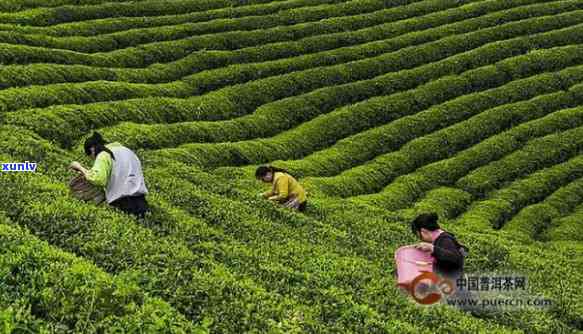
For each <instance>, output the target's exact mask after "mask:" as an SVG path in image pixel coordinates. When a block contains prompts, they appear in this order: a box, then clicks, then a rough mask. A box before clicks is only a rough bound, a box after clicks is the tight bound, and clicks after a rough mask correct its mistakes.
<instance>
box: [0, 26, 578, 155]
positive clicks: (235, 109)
mask: <svg viewBox="0 0 583 334" xmlns="http://www.w3.org/2000/svg"><path fill="white" fill-rule="evenodd" d="M563 35H564V31H563ZM574 35H575V36H579V35H576V34H574ZM536 38H537V36H534V37H532V40H530V39H524V40H522V42H520V39H517V40H509V41H505V42H500V43H499V44H497V45H487V46H484V47H482V48H479V49H476V50H474V51H472V52H467V53H463V54H461V55H457V56H454V57H450V58H447V59H445V60H443V61H441V62H438V63H433V64H428V65H425V66H422V67H419V68H417V69H415V70H409V71H402V72H397V73H395V74H393V75H392V77H389V78H386V79H387V81H389V82H392V83H393V84H392V85H391V86H390V87H391V88H393V89H395V90H397V89H402V88H405V89H406V88H408V87H411V86H415V85H417V84H420V83H422V82H423V81H427V80H430V79H432V78H438V77H440V76H442V75H445V74H448V72H451V71H460V72H461V71H463V70H464V69H466V68H472V67H474V66H477V65H480V64H482V63H485V62H488V61H491V60H492V59H499V58H502V57H504V56H506V55H514V54H517V53H521V52H524V51H525V49H528V48H529V47H530V46H531V45H532V42H533V41H534V40H536ZM539 38H542V35H541V36H539ZM563 38H564V39H563V40H562V41H561V42H560V43H565V42H567V41H568V40H569V38H568V37H565V36H563ZM457 42H458V41H456V40H452V41H451V43H447V44H445V43H443V44H445V46H449V49H448V48H446V47H442V48H441V49H442V50H441V52H443V53H445V54H444V55H442V56H443V57H445V56H447V54H448V53H451V52H454V50H452V49H453V48H454V44H455V43H457ZM541 44H542V45H541V46H543V47H544V46H546V45H548V44H549V43H542V42H541ZM496 46H499V48H496ZM503 50H506V52H507V53H503V52H502V51H503ZM404 51H407V50H404ZM415 51H419V50H415ZM436 51H437V50H435V49H433V51H432V52H436ZM397 54H398V55H400V56H404V54H403V53H402V52H400V51H399V52H397ZM433 55H434V54H433V53H430V52H429V51H428V52H427V54H426V55H425V57H432V56H433ZM476 55H481V57H479V58H476ZM486 55H488V57H486ZM395 59H397V57H395V55H394V54H388V55H384V56H379V57H375V58H371V59H367V60H363V61H359V62H353V63H349V64H346V65H336V66H332V67H327V68H322V69H313V70H307V71H302V72H296V73H291V74H288V75H285V76H277V77H272V78H268V79H262V80H259V81H254V82H251V83H249V84H244V85H237V86H232V87H227V88H225V89H223V90H219V91H217V92H213V93H211V94H207V95H204V96H202V97H195V98H194V99H193V100H198V103H197V105H195V106H190V108H191V109H190V110H192V111H193V112H194V113H195V114H198V115H201V116H199V117H198V118H202V117H204V116H206V117H207V118H210V119H220V118H228V117H232V116H235V115H237V114H238V113H244V112H247V110H249V111H250V110H252V109H253V108H255V107H256V106H257V105H260V104H262V103H265V102H268V101H269V100H273V99H278V98H282V97H285V96H286V95H294V94H297V93H301V92H302V91H306V90H310V89H314V88H317V87H318V86H322V85H329V84H334V83H336V84H337V83H341V82H342V81H352V80H355V79H356V78H359V77H360V78H363V77H364V78H366V77H370V76H374V75H375V74H377V73H378V72H379V71H382V67H376V66H375V67H374V68H369V67H367V66H365V65H367V64H369V63H374V62H375V61H380V60H383V61H385V62H390V61H391V60H393V61H394V60H395ZM421 60H423V59H418V60H416V62H419V61H421ZM414 64H415V63H413V64H411V65H410V66H414ZM474 64H475V65H474ZM403 66H406V64H405V65H403ZM450 67H453V68H450ZM348 69H350V70H351V72H347V71H346V70H348ZM314 76H316V77H320V76H324V78H323V79H322V80H323V81H313V77H314ZM284 78H285V79H287V80H283V79H284ZM298 79H299V80H304V85H298V81H297V80H298ZM395 80H400V81H395ZM274 85H275V87H279V89H276V88H275V87H273V86H274ZM397 85H399V86H397ZM266 86H269V87H270V88H271V89H270V91H272V94H265V91H266V90H265V88H266ZM377 89H380V88H377ZM228 92H232V93H231V94H234V95H235V96H237V95H240V99H242V98H243V97H246V98H247V99H245V100H241V101H237V102H239V103H238V104H235V103H234V102H235V101H232V100H233V99H234V97H232V98H227V96H225V93H228ZM261 93H263V94H261ZM365 94H366V93H365ZM368 94H370V93H368ZM329 98H330V97H329ZM209 100H210V101H209ZM150 101H151V100H148V102H150ZM207 101H208V102H207ZM142 102H145V101H142ZM157 102H158V103H163V102H165V101H163V100H162V101H160V100H159V101H157ZM242 102H246V105H243V104H242ZM120 105H121V106H123V107H124V108H123V110H124V112H123V113H122V112H120V110H115V109H113V110H112V109H109V108H108V105H105V104H100V105H94V107H96V109H97V110H98V111H95V112H94V113H91V114H89V113H88V111H87V108H85V110H84V112H83V116H82V117H81V115H79V112H78V111H77V107H75V106H70V107H69V106H66V107H62V108H57V109H56V110H57V111H59V114H61V115H54V116H53V117H50V115H51V114H54V113H53V112H52V110H54V109H49V110H48V111H45V112H44V113H38V114H36V115H34V114H32V113H34V112H38V111H36V110H34V111H31V112H19V113H15V114H12V115H10V116H8V117H7V121H8V122H9V123H12V124H21V125H26V126H27V127H28V128H32V129H34V130H35V131H36V132H37V133H40V134H41V135H43V136H44V137H47V138H61V140H62V141H64V143H63V144H65V145H66V144H70V138H71V136H72V134H76V138H78V137H80V136H81V135H82V134H83V133H84V132H85V131H87V130H88V129H90V128H91V127H92V126H91V124H92V123H94V121H93V117H95V118H97V119H98V120H99V121H100V122H99V123H111V122H112V121H114V120H115V119H116V118H117V119H120V118H121V120H123V119H124V118H126V117H131V114H132V113H129V112H127V108H128V107H130V106H131V107H133V108H132V109H134V110H136V111H137V112H139V115H141V117H142V118H143V117H144V116H146V115H145V114H144V110H143V109H139V111H138V110H137V109H136V108H135V105H133V104H132V105H130V104H129V103H127V102H124V103H120ZM150 107H151V106H150ZM106 108H107V109H106ZM150 109H151V108H150ZM193 109H194V110H193ZM201 109H202V110H201ZM207 109H208V111H209V112H208V113H207V112H206V110H207ZM211 109H212V110H217V109H219V110H221V111H223V112H224V113H226V115H221V114H220V113H217V112H214V113H211ZM65 110H67V111H69V113H70V112H71V111H72V112H73V115H72V118H69V119H67V120H65V119H63V118H62V116H63V115H62V114H63V112H64V111H65ZM104 110H108V111H109V112H106V111H104ZM175 110H176V109H175V107H174V106H172V105H162V106H161V108H159V109H158V110H157V112H158V113H159V114H162V115H160V116H162V117H163V115H167V114H169V113H170V112H171V111H175ZM116 112H117V113H116ZM92 114H94V115H95V116H93V115H92ZM59 116H61V117H59ZM160 116H158V117H160ZM57 117H58V118H57ZM147 117H148V118H149V119H152V118H154V117H156V114H153V115H152V114H147ZM171 117H172V119H164V118H162V120H164V121H167V122H172V120H173V119H176V118H177V117H187V116H181V115H180V114H178V113H172V114H171ZM59 118H61V121H58V119H59ZM112 118H113V120H112ZM48 119H50V121H48ZM31 123H32V124H31ZM99 123H98V124H99ZM83 124H85V125H83ZM31 125H33V126H31ZM39 126H42V127H43V128H44V129H42V128H41V129H39V128H38V127H39ZM47 126H48V127H50V129H46V127H47ZM43 130H44V131H43ZM55 130H56V131H58V132H60V133H59V134H58V135H57V133H55V132H54V131H55Z"/></svg>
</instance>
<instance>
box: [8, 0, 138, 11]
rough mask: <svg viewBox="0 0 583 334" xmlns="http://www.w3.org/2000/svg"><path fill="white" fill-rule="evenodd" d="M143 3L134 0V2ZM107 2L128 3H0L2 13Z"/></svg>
mask: <svg viewBox="0 0 583 334" xmlns="http://www.w3.org/2000/svg"><path fill="white" fill-rule="evenodd" d="M138 1H145V0H135V1H134V2H138ZM107 2H128V1H127V0H114V1H112V0H4V1H2V3H0V11H2V12H18V11H23V10H26V9H39V8H51V7H59V6H67V5H97V4H102V3H107Z"/></svg>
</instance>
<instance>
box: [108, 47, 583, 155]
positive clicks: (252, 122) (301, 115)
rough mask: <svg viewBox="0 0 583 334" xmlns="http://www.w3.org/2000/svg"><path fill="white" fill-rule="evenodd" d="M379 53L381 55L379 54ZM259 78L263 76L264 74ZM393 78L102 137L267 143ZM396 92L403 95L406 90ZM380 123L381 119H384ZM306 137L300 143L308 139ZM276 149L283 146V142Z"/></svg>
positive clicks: (167, 143)
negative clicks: (220, 117)
mask: <svg viewBox="0 0 583 334" xmlns="http://www.w3.org/2000/svg"><path fill="white" fill-rule="evenodd" d="M581 48H582V47H581V46H579V45H577V46H569V47H566V48H564V49H557V50H551V51H549V54H548V57H552V58H559V57H561V58H564V57H563V55H564V54H572V55H576V54H578V53H579V52H580V50H581ZM373 50H374V49H373ZM373 50H371V51H369V52H374V53H376V52H377V51H376V50H374V51H373ZM378 52H382V51H381V50H378ZM331 57H335V58H333V59H337V60H341V59H342V58H341V57H340V58H339V55H338V56H331ZM310 58H311V57H310ZM314 59H315V57H314ZM322 61H325V60H322ZM290 65H291V64H290ZM290 68H293V67H290ZM421 70H423V69H418V70H417V71H416V72H419V71H421ZM212 72H214V71H212ZM261 73H265V72H264V71H262V72H261ZM392 76H394V74H389V75H385V76H380V77H377V78H375V79H372V80H369V81H360V82H356V83H352V84H348V85H341V86H334V87H329V88H325V89H321V90H317V91H315V92H311V93H308V94H304V95H300V96H295V97H292V98H286V99H283V100H279V101H275V102H272V103H268V104H265V105H262V106H260V107H259V108H258V109H257V110H256V111H255V112H254V113H253V114H251V115H248V116H244V117H241V118H238V119H234V120H228V121H224V122H210V123H201V122H190V123H184V122H182V123H176V124H156V125H146V124H140V125H137V124H134V123H124V124H121V125H117V126H115V127H113V128H112V129H106V130H105V131H104V133H106V134H107V135H108V137H109V138H113V139H118V138H124V139H125V138H127V137H129V138H131V139H130V141H129V142H128V145H130V146H132V147H143V148H163V147H171V146H177V145H180V144H184V143H189V142H221V141H222V142H227V141H238V140H244V139H249V138H254V137H268V136H272V135H275V134H277V133H279V132H281V131H284V130H287V129H289V128H291V127H293V126H297V125H298V124H301V123H303V122H306V121H308V120H310V119H312V118H314V117H315V116H318V115H321V114H323V113H326V112H328V111H330V110H332V109H334V108H337V107H339V106H342V105H344V104H348V103H354V102H357V101H358V100H362V99H365V98H369V97H371V96H374V95H383V94H391V93H393V92H394V91H395V88H394V84H393V85H391V83H392V82H391V81H388V80H387V79H389V80H391V79H392ZM197 77H198V76H197ZM418 77H419V76H418ZM400 88H401V89H406V88H407V86H404V87H400ZM428 89H429V88H428ZM334 96H339V97H341V98H334ZM312 101H314V102H312ZM209 103H211V102H209ZM379 104H380V101H377V100H374V102H372V101H371V102H365V103H363V104H358V105H356V106H353V107H349V109H353V110H355V111H356V110H358V113H359V114H360V113H362V110H360V109H364V108H366V106H367V105H375V106H378V105H379ZM411 109H415V107H411V108H409V109H408V110H407V112H410V110H411ZM339 112H341V111H339ZM365 113H366V114H367V118H368V119H364V117H363V116H359V117H360V119H361V121H362V120H365V121H366V122H365V124H363V126H370V122H368V121H369V119H370V118H373V119H375V122H374V123H376V124H378V123H381V124H382V123H385V122H386V118H387V117H389V119H391V118H393V117H396V116H397V115H398V112H397V113H396V114H394V115H390V116H389V115H387V113H384V114H383V115H381V116H380V119H379V116H374V114H370V116H368V115H369V113H367V112H365ZM383 117H384V118H385V119H383ZM339 118H340V119H339ZM318 121H320V122H328V121H330V122H331V123H333V124H337V127H341V123H340V122H343V123H345V124H348V126H349V127H351V131H353V132H356V131H357V130H359V129H360V130H363V128H359V127H358V126H356V124H358V120H354V119H347V118H346V115H343V116H340V115H330V114H328V115H326V116H321V118H320V119H318ZM355 122H357V123H355ZM316 127H317V126H316ZM318 131H319V127H317V129H316V131H315V132H314V133H310V134H308V135H306V136H305V137H309V138H310V141H311V142H316V143H319V142H322V140H318V139H316V138H326V139H327V140H333V138H335V137H338V136H341V135H342V132H337V133H335V135H333V137H330V136H328V135H326V134H324V133H319V132H318ZM298 132H302V134H301V135H300V137H297V136H296V137H297V138H293V137H291V136H290V135H289V133H288V134H287V142H286V143H285V144H286V145H293V143H294V142H295V143H296V145H297V146H299V143H298V139H301V136H304V135H305V131H298ZM305 137H304V139H307V138H305ZM280 144H282V143H281V140H280ZM302 147H304V150H307V149H308V148H307V147H306V146H305V145H304V143H302ZM364 152H367V153H368V152H369V150H365V151H364Z"/></svg>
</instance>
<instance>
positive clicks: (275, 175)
mask: <svg viewBox="0 0 583 334" xmlns="http://www.w3.org/2000/svg"><path fill="white" fill-rule="evenodd" d="M255 177H256V178H257V179H258V180H261V181H263V182H265V183H271V184H272V188H271V190H269V191H266V192H264V193H261V194H260V196H262V197H263V198H267V199H269V200H271V201H275V202H278V203H281V204H282V205H283V206H285V207H287V208H292V209H295V210H299V211H302V212H303V211H304V210H305V209H306V204H307V200H306V191H305V190H304V188H303V187H302V186H301V185H300V183H299V182H298V181H297V180H296V179H295V178H294V177H293V176H291V175H290V174H289V173H288V172H287V171H286V170H285V169H281V168H277V167H273V166H261V167H259V168H257V170H256V171H255Z"/></svg>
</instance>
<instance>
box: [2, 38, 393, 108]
mask: <svg viewBox="0 0 583 334" xmlns="http://www.w3.org/2000/svg"><path fill="white" fill-rule="evenodd" d="M365 47H368V48H367V49H370V47H371V46H370V45H368V46H363V47H361V48H359V49H358V50H350V51H352V52H346V53H344V57H345V58H344V59H346V60H345V61H348V60H354V59H359V58H362V57H366V56H370V55H378V54H379V53H382V52H386V51H388V50H387V49H386V48H384V47H385V46H384V45H381V47H380V48H374V49H373V50H371V51H370V52H369V54H366V53H364V54H362V52H360V50H361V49H362V48H365ZM389 50H390V49H389ZM347 53H348V54H347ZM317 56H322V55H317ZM336 56H337V55H335V54H334V55H330V58H329V60H328V62H331V63H332V64H334V63H335V62H337V61H336V59H337V58H336ZM342 57H343V56H342V55H340V56H339V58H340V60H339V61H342ZM316 58H317V57H316V56H314V57H310V58H309V59H308V63H307V64H303V65H302V64H300V65H299V68H300V69H301V68H305V67H310V66H315V65H320V64H322V63H323V65H326V61H321V58H319V59H320V60H319V62H320V63H317V62H318V60H316ZM296 62H297V60H295V59H293V60H291V63H292V64H289V62H283V63H277V64H275V65H276V66H275V68H270V67H268V68H267V71H261V70H262V68H261V67H263V66H260V65H259V66H248V67H250V69H249V70H248V72H249V73H257V72H263V73H265V74H264V75H265V76H267V75H270V74H278V73H281V72H285V71H289V70H290V65H293V64H295V63H296ZM314 63H316V64H314ZM258 67H259V68H258ZM291 69H292V70H293V66H291ZM231 72H232V71H231ZM272 72H274V73H272ZM212 76H213V74H212V73H211V74H209V75H208V76H207V77H212ZM247 76H248V75H247V73H239V74H238V77H239V78H244V79H243V80H245V79H246V80H249V78H246V77H247ZM185 80H186V81H187V82H190V83H192V84H195V83H196V84H197V85H200V84H198V82H199V81H200V80H199V78H198V76H195V77H192V78H185ZM212 80H213V81H214V80H216V79H212ZM225 81H226V82H229V83H231V82H232V80H225ZM86 85H87V84H75V85H71V86H63V85H57V86H52V87H46V86H45V87H42V88H31V89H29V90H28V92H27V91H24V92H21V90H16V91H9V92H5V93H4V94H8V96H6V97H4V98H3V100H5V101H6V108H7V110H13V109H19V108H21V107H42V106H46V105H47V102H44V103H43V102H38V103H35V102H36V100H37V99H38V98H37V96H43V97H46V96H47V95H51V94H47V92H46V89H49V88H52V89H54V90H56V92H55V93H53V94H52V95H56V96H57V98H56V101H61V103H60V104H67V103H82V101H83V100H88V99H89V102H94V101H95V98H93V99H90V98H88V97H85V98H84V99H82V100H81V101H80V100H79V99H80V98H79V97H78V96H76V95H79V94H83V95H85V96H87V95H88V94H87V93H85V91H86V89H87V87H85V86H86ZM91 85H93V87H92V89H91V90H92V91H95V90H97V89H95V87H94V85H96V83H93V84H91ZM103 85H105V84H103ZM201 86H203V88H198V87H195V88H193V91H191V92H187V93H185V92H181V90H179V92H172V89H170V92H168V89H165V86H164V85H162V86H160V87H151V89H152V90H153V91H154V92H155V93H149V92H148V91H146V92H143V91H141V90H140V87H139V86H137V87H135V88H134V86H133V85H129V84H127V85H125V87H124V88H126V89H127V90H130V91H131V90H132V88H133V90H135V93H134V94H133V96H127V94H124V95H122V96H123V97H125V98H129V97H136V96H144V95H145V94H146V95H158V94H166V95H169V96H184V95H186V94H189V93H190V94H192V93H195V92H199V93H200V92H201V91H205V90H211V89H213V88H214V87H213V85H212V84H209V85H208V86H210V87H207V88H206V89H205V88H204V84H202V85H201ZM41 89H42V91H41ZM65 89H71V90H73V92H72V93H77V94H71V93H68V92H67V91H63V90H65ZM99 90H101V91H103V90H106V91H109V88H105V87H104V88H101V89H99ZM99 90H97V92H98V93H95V95H97V96H99V95H102V94H103V95H104V98H103V99H106V100H115V99H116V98H115V97H111V96H108V95H107V94H104V93H101V94H100V93H99ZM20 94H22V95H23V96H21V95H20ZM10 95H14V96H13V97H11V96H10ZM15 100H17V101H19V103H18V104H17V103H14V102H12V103H10V102H11V101H15ZM97 100H99V98H98V99H97ZM21 101H27V102H28V103H27V104H22V102H21Z"/></svg>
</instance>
